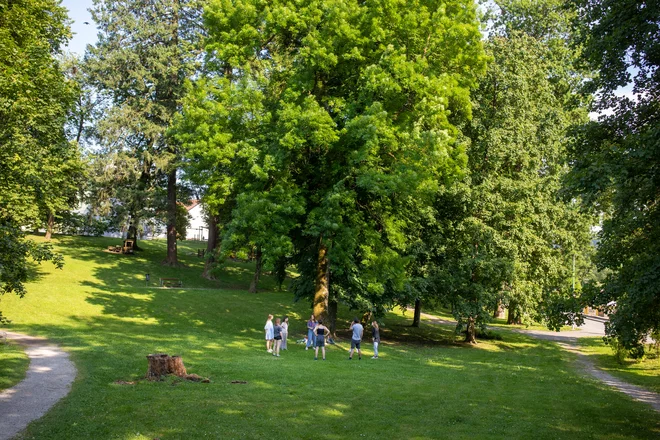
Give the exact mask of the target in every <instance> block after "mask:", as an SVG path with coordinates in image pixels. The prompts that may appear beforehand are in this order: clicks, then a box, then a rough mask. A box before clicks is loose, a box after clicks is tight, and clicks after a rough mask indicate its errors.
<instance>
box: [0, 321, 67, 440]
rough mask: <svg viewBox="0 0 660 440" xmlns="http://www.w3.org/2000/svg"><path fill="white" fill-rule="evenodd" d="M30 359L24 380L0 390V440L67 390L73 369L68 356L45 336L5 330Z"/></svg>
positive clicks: (6, 437) (19, 430) (11, 433)
mask: <svg viewBox="0 0 660 440" xmlns="http://www.w3.org/2000/svg"><path fill="white" fill-rule="evenodd" d="M7 338H8V339H12V340H14V341H16V342H18V343H19V344H21V345H24V346H25V353H26V354H27V355H28V357H29V358H30V366H29V368H28V371H27V374H26V376H25V379H23V381H22V382H20V383H19V384H18V385H16V386H14V387H12V388H9V389H7V390H4V391H2V392H0V440H8V439H10V438H12V437H14V436H15V435H16V434H18V433H19V432H21V431H22V430H23V429H25V427H27V425H28V424H29V423H30V422H32V421H33V420H36V419H38V418H40V417H41V416H43V415H44V414H46V412H47V411H48V410H49V409H50V408H51V407H52V406H53V405H54V404H55V403H56V402H57V401H58V400H60V399H61V398H63V397H64V396H66V395H67V394H68V393H69V390H70V389H71V383H72V382H73V380H74V379H75V377H76V368H75V367H74V365H73V363H72V362H71V361H70V360H69V355H68V354H67V353H66V352H64V351H62V350H61V349H60V348H59V347H57V346H56V345H53V344H51V343H49V342H48V340H46V339H42V338H35V337H32V336H27V335H22V334H19V333H11V332H7Z"/></svg>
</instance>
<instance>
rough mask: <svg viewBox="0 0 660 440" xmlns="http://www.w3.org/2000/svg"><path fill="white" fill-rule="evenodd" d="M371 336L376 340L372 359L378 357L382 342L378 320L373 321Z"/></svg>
mask: <svg viewBox="0 0 660 440" xmlns="http://www.w3.org/2000/svg"><path fill="white" fill-rule="evenodd" d="M371 337H372V339H373V341H374V356H373V357H372V358H371V359H378V344H379V343H380V328H379V327H378V321H374V322H372V323H371Z"/></svg>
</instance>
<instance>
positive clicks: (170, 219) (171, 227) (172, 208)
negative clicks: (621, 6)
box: [164, 168, 179, 266]
mask: <svg viewBox="0 0 660 440" xmlns="http://www.w3.org/2000/svg"><path fill="white" fill-rule="evenodd" d="M164 264H165V265H167V266H177V265H178V264H179V262H178V259H177V252H176V168H174V169H173V170H171V171H170V172H169V173H168V175H167V258H166V259H165V261H164Z"/></svg>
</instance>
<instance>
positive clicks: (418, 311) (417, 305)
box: [412, 298, 422, 327]
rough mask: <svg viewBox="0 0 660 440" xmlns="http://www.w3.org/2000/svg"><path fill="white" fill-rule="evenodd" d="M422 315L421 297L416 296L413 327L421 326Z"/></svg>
mask: <svg viewBox="0 0 660 440" xmlns="http://www.w3.org/2000/svg"><path fill="white" fill-rule="evenodd" d="M421 317H422V301H421V300H420V299H419V298H415V315H414V316H413V323H412V326H413V327H419V322H420V320H421Z"/></svg>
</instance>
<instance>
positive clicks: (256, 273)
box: [248, 246, 261, 293]
mask: <svg viewBox="0 0 660 440" xmlns="http://www.w3.org/2000/svg"><path fill="white" fill-rule="evenodd" d="M255 260H256V262H257V267H256V268H255V269H254V278H252V282H251V283H250V289H249V290H248V292H250V293H257V287H258V285H259V278H260V277H261V246H257V253H256V254H255Z"/></svg>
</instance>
